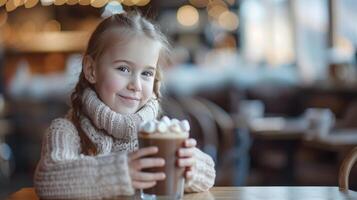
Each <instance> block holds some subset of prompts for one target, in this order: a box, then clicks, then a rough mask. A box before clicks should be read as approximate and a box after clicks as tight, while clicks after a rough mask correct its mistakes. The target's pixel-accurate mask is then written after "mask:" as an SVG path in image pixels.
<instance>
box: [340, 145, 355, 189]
mask: <svg viewBox="0 0 357 200" xmlns="http://www.w3.org/2000/svg"><path fill="white" fill-rule="evenodd" d="M356 161H357V147H355V148H354V149H352V150H351V152H350V153H349V154H348V155H347V156H346V158H345V159H344V160H343V162H342V165H341V168H340V172H339V188H340V190H341V191H345V192H347V191H348V190H349V189H348V183H349V180H348V179H349V176H350V172H351V169H352V167H353V165H354V164H355V163H356Z"/></svg>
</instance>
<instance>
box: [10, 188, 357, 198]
mask: <svg viewBox="0 0 357 200" xmlns="http://www.w3.org/2000/svg"><path fill="white" fill-rule="evenodd" d="M116 199H138V197H135V196H134V197H126V198H116ZM191 199H192V200H193V199H194V200H219V199H225V200H229V199H232V200H233V199H234V200H260V199H261V200H289V199H304V200H330V199H331V200H353V199H357V192H354V191H351V190H350V191H348V192H346V193H344V192H341V191H339V189H338V187H313V186H308V187H281V186H275V187H214V188H212V189H210V191H209V192H202V193H195V194H186V195H185V196H184V200H191ZM7 200H38V197H37V196H36V194H35V192H34V189H33V188H23V189H21V190H19V191H18V192H15V193H14V194H12V195H11V196H10V197H9V198H8V199H7Z"/></svg>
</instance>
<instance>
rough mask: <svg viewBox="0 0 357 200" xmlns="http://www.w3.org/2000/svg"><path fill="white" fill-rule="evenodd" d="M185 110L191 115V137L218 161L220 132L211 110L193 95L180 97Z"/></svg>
mask: <svg viewBox="0 0 357 200" xmlns="http://www.w3.org/2000/svg"><path fill="white" fill-rule="evenodd" d="M178 102H179V103H180V104H181V105H182V107H183V108H184V110H185V112H186V113H187V114H188V115H189V122H190V125H191V131H190V134H191V137H193V138H195V139H196V140H197V145H198V147H199V148H201V149H202V150H203V151H204V152H206V153H207V154H209V155H210V156H211V157H212V158H213V160H214V161H215V163H217V151H218V150H217V147H218V146H219V144H218V141H219V140H218V133H217V127H216V124H215V121H214V119H213V118H212V116H211V113H210V110H209V109H208V108H207V107H206V106H205V105H204V104H202V103H201V102H200V101H198V100H196V99H193V98H192V97H185V98H179V99H178Z"/></svg>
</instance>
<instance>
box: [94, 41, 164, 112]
mask: <svg viewBox="0 0 357 200" xmlns="http://www.w3.org/2000/svg"><path fill="white" fill-rule="evenodd" d="M111 38H115V37H111ZM160 48H161V46H160V43H159V42H157V41H154V40H152V39H150V38H148V37H146V36H143V35H140V36H134V37H132V38H130V39H129V40H128V41H126V42H125V43H124V44H123V43H119V42H118V41H115V39H114V40H113V41H112V42H111V43H110V44H108V45H107V48H106V49H105V50H104V52H103V54H102V56H100V58H99V59H98V60H97V62H96V66H95V67H94V68H95V69H94V72H93V75H94V80H95V81H93V82H92V83H94V86H95V89H96V92H97V93H98V95H99V97H100V99H101V100H102V101H103V102H104V103H105V104H106V105H108V106H109V107H110V108H111V109H112V110H114V111H116V112H118V113H122V114H131V113H135V112H136V111H138V110H139V109H140V108H141V107H142V106H143V105H144V104H145V103H147V101H148V100H149V99H150V98H151V97H153V87H154V78H155V74H156V65H157V62H158V59H159V53H160ZM90 82H91V81H90Z"/></svg>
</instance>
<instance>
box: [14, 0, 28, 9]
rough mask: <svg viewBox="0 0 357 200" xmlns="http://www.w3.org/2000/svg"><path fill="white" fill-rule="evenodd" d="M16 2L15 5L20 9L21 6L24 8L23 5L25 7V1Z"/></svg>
mask: <svg viewBox="0 0 357 200" xmlns="http://www.w3.org/2000/svg"><path fill="white" fill-rule="evenodd" d="M13 1H14V5H15V6H16V7H19V6H22V5H24V3H25V2H24V1H25V0H13Z"/></svg>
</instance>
